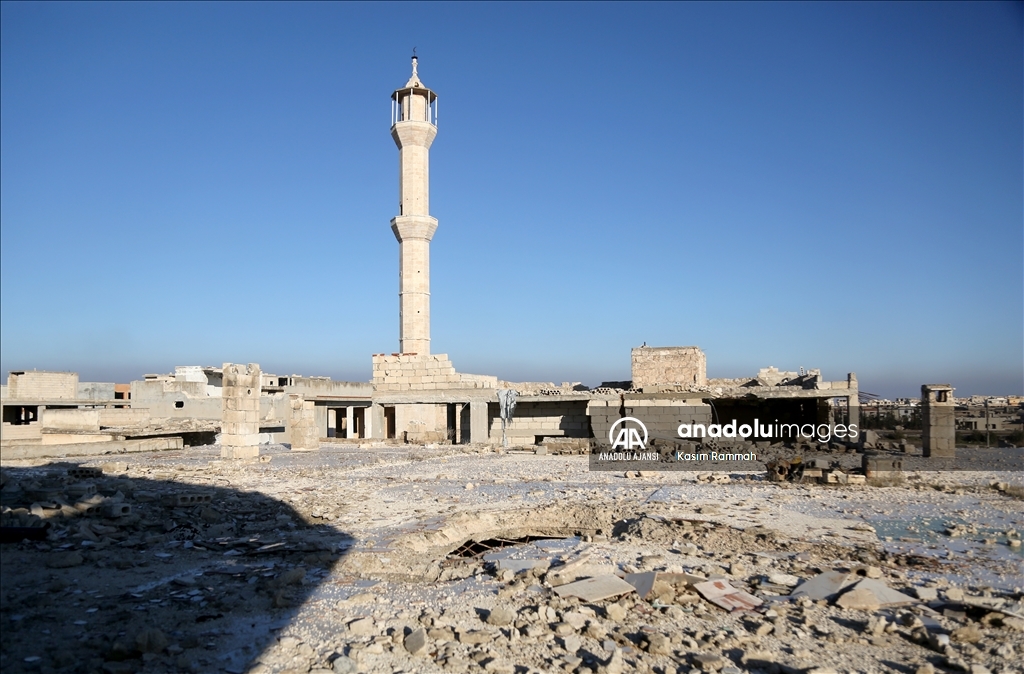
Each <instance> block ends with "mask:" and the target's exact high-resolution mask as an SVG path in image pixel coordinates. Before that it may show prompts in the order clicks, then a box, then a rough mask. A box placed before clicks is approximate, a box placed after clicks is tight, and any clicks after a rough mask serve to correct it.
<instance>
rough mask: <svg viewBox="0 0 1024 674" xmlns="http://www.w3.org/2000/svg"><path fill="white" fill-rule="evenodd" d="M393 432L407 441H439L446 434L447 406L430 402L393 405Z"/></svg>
mask: <svg viewBox="0 0 1024 674" xmlns="http://www.w3.org/2000/svg"><path fill="white" fill-rule="evenodd" d="M395 432H396V434H397V435H398V436H399V437H402V434H403V433H404V434H405V438H406V440H408V441H409V442H441V441H442V440H445V439H447V435H448V406H447V405H437V404H431V403H410V404H407V405H395Z"/></svg>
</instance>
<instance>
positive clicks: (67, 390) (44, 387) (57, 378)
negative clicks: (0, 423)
mask: <svg viewBox="0 0 1024 674" xmlns="http://www.w3.org/2000/svg"><path fill="white" fill-rule="evenodd" d="M7 396H8V397H9V398H10V399H12V400H65V399H66V400H74V399H75V398H76V397H77V396H78V373H77V372H11V373H10V374H9V375H7ZM111 397H113V396H111Z"/></svg>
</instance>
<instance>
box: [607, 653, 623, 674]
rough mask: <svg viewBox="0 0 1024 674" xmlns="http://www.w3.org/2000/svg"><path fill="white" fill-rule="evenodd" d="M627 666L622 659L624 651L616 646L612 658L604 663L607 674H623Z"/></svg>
mask: <svg viewBox="0 0 1024 674" xmlns="http://www.w3.org/2000/svg"><path fill="white" fill-rule="evenodd" d="M625 665H626V662H625V659H624V658H623V657H622V649H621V648H619V647H617V646H616V647H615V650H614V651H612V656H611V657H610V658H608V661H607V662H606V663H604V671H605V674H622V671H623V669H624V668H625Z"/></svg>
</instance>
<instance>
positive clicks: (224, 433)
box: [220, 363, 261, 459]
mask: <svg viewBox="0 0 1024 674" xmlns="http://www.w3.org/2000/svg"><path fill="white" fill-rule="evenodd" d="M260 383H261V382H260V366H259V365H257V364H256V363H249V365H248V366H243V365H235V364H233V363H224V387H223V389H222V391H221V423H220V432H221V436H220V445H221V448H220V455H221V456H222V457H224V458H227V459H246V458H251V457H255V456H259V454H260Z"/></svg>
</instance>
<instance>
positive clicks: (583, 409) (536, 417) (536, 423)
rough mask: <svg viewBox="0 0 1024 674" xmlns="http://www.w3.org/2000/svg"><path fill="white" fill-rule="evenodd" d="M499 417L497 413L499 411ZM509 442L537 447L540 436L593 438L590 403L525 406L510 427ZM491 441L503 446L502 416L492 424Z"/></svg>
mask: <svg viewBox="0 0 1024 674" xmlns="http://www.w3.org/2000/svg"><path fill="white" fill-rule="evenodd" d="M495 414H496V415H497V414H498V413H497V411H495ZM505 433H506V435H507V436H508V439H509V442H510V443H513V444H517V445H522V444H530V445H532V444H534V442H536V439H537V436H547V437H551V436H564V437H570V438H588V437H590V419H589V417H588V416H587V401H586V400H553V401H552V402H550V403H548V402H521V403H519V404H517V405H516V411H515V414H514V415H513V416H512V421H511V423H510V424H509V425H508V426H507V428H506V431H505ZM489 435H490V438H491V440H492V441H496V442H501V416H500V415H498V416H495V417H494V418H492V419H491V420H490V432H489Z"/></svg>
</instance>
